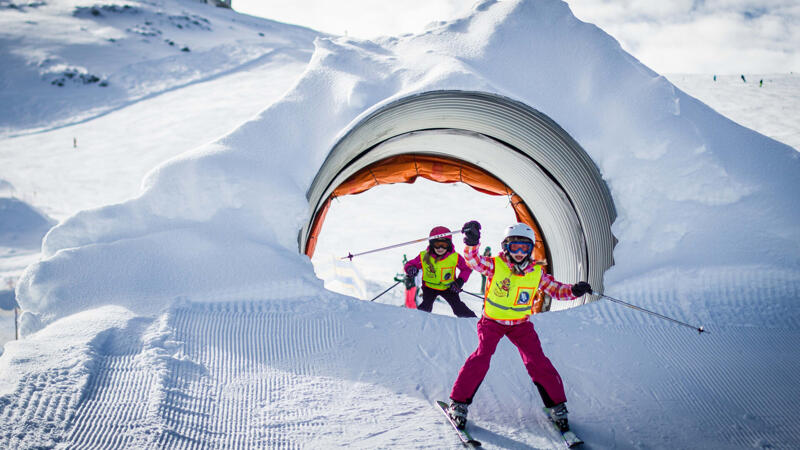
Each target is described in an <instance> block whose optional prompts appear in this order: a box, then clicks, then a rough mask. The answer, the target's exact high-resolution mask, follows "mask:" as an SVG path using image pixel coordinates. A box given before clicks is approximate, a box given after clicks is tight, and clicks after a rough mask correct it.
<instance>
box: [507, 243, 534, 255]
mask: <svg viewBox="0 0 800 450" xmlns="http://www.w3.org/2000/svg"><path fill="white" fill-rule="evenodd" d="M532 250H533V244H531V243H530V242H525V241H514V242H509V243H508V252H509V253H525V254H526V255H527V254H528V253H530V252H531V251H532Z"/></svg>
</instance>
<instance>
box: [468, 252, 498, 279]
mask: <svg viewBox="0 0 800 450" xmlns="http://www.w3.org/2000/svg"><path fill="white" fill-rule="evenodd" d="M464 260H466V262H467V265H468V266H469V267H470V269H472V270H474V271H476V272H478V273H479V274H481V275H485V276H486V277H487V278H491V277H492V275H494V258H491V257H486V256H483V255H481V254H480V245H467V246H465V247H464Z"/></svg>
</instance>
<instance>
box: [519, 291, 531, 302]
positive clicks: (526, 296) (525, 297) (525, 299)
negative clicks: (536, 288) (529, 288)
mask: <svg viewBox="0 0 800 450" xmlns="http://www.w3.org/2000/svg"><path fill="white" fill-rule="evenodd" d="M530 303H531V294H529V293H528V292H522V293H520V294H519V299H518V300H517V304H518V305H529V304H530Z"/></svg>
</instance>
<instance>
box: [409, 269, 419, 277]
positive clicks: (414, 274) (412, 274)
mask: <svg viewBox="0 0 800 450" xmlns="http://www.w3.org/2000/svg"><path fill="white" fill-rule="evenodd" d="M418 272H419V269H417V268H416V267H414V266H410V267H409V268H408V269H406V275H408V276H409V277H411V278H414V277H415V276H417V273H418Z"/></svg>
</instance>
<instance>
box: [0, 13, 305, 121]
mask: <svg viewBox="0 0 800 450" xmlns="http://www.w3.org/2000/svg"><path fill="white" fill-rule="evenodd" d="M278 30H280V32H276V31H278ZM319 35H320V34H319V33H317V32H314V31H311V30H308V29H305V28H302V27H297V26H290V25H286V24H279V23H276V22H271V21H268V20H264V19H258V18H254V17H248V16H243V15H241V14H237V13H235V12H234V11H232V10H230V9H226V8H215V7H213V6H211V5H207V4H204V3H203V2H200V1H196V0H182V1H164V0H156V1H122V2H118V1H108V2H103V1H99V2H98V1H96V0H46V1H35V2H28V1H18V0H10V1H5V2H2V3H0V43H2V45H0V60H1V61H3V64H2V65H0V103H2V104H3V105H4V107H3V109H2V111H0V134H8V133H12V130H13V133H12V134H24V133H26V132H31V131H35V130H38V129H51V128H54V127H58V126H63V125H66V124H69V123H76V122H79V121H81V120H88V119H90V118H92V117H97V116H99V115H102V114H106V113H108V112H109V111H113V110H115V109H119V108H121V107H124V106H126V105H129V104H131V103H132V102H135V101H137V100H141V99H143V98H148V97H152V96H155V95H159V94H162V93H164V92H168V91H171V90H174V89H178V88H181V87H185V86H187V85H190V84H193V83H198V82H202V81H207V80H209V79H212V78H215V77H219V76H223V75H225V74H228V73H230V72H232V71H236V70H240V69H242V68H244V67H247V66H248V65H254V64H257V63H258V62H259V60H261V59H263V58H275V57H277V56H278V55H281V54H285V55H290V56H296V55H297V54H298V53H302V52H304V51H305V50H306V49H307V48H309V47H310V46H311V42H312V41H313V39H314V38H315V37H317V36H319Z"/></svg>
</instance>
